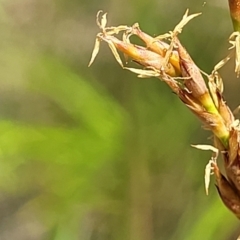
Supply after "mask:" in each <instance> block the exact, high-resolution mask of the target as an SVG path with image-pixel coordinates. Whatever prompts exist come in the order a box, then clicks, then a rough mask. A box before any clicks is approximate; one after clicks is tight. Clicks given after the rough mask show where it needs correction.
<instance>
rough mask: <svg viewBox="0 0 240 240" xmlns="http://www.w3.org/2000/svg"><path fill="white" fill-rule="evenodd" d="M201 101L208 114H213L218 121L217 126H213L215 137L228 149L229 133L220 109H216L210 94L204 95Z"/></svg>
mask: <svg viewBox="0 0 240 240" xmlns="http://www.w3.org/2000/svg"><path fill="white" fill-rule="evenodd" d="M199 101H200V102H201V103H202V105H203V107H204V108H205V109H206V111H207V112H209V113H212V114H213V118H214V120H215V121H216V126H213V128H212V131H213V133H214V135H215V136H216V137H217V138H218V139H219V140H220V141H221V142H222V144H223V146H224V147H225V148H226V149H228V146H229V144H228V141H229V131H228V129H227V127H226V126H225V124H224V120H223V118H222V116H221V115H220V114H219V112H218V109H217V108H216V106H215V104H214V102H213V100H212V98H211V96H210V94H209V92H207V93H205V94H204V95H202V96H201V97H200V98H199Z"/></svg>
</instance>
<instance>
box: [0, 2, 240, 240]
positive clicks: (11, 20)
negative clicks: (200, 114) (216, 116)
mask: <svg viewBox="0 0 240 240" xmlns="http://www.w3.org/2000/svg"><path fill="white" fill-rule="evenodd" d="M1 3H2V4H1V5H0V13H1V14H0V26H1V32H0V36H1V41H0V61H1V64H0V71H1V78H0V84H1V88H0V100H1V101H0V116H1V119H0V133H1V134H0V156H1V161H0V166H1V167H0V239H3V240H5V239H18V240H28V239H29V240H40V239H41V240H42V239H44V240H45V239H49V240H50V239H51V240H53V239H54V240H70V239H71V240H75V239H84V240H105V239H108V240H123V239H124V240H125V239H126V240H128V239H129V240H154V239H158V240H159V239H164V240H165V239H170V240H171V239H174V240H176V239H179V240H180V239H184V240H186V239H187V240H188V239H189V240H192V239H195V240H196V239H197V240H198V239H199V240H200V239H205V240H207V239H209V240H210V239H211V240H212V239H219V240H221V239H224V240H225V239H233V238H234V237H236V236H237V234H238V233H237V231H236V227H237V224H238V222H237V220H236V219H235V217H234V216H233V215H231V213H230V212H228V210H226V209H225V207H224V206H223V204H222V203H221V201H220V199H219V198H218V195H217V193H216V190H215V189H214V186H211V189H210V196H208V197H206V196H205V193H204V183H203V174H204V167H205V165H206V163H207V162H208V160H209V157H210V153H205V152H201V151H197V150H195V149H192V148H191V147H190V144H198V143H209V142H210V141H209V140H208V139H207V138H208V136H209V134H208V132H204V131H203V130H202V129H201V127H200V124H199V122H198V121H197V119H195V117H194V116H192V115H191V113H190V112H189V111H188V110H187V109H185V108H184V106H182V104H181V103H180V101H178V99H177V97H176V96H175V95H174V94H172V93H171V92H170V91H169V89H168V88H167V87H166V86H165V85H164V84H163V83H161V82H160V81H158V80H156V79H137V78H136V76H135V75H134V74H131V73H129V72H127V71H123V70H122V69H121V68H120V67H119V66H118V65H117V63H116V62H115V60H114V59H113V57H112V55H111V53H110V51H109V49H108V48H107V47H104V46H101V49H100V54H99V56H98V57H97V59H96V61H95V63H94V64H93V66H92V67H91V68H87V64H88V61H89V59H90V56H91V51H92V47H93V44H94V39H95V34H96V33H97V32H98V29H97V26H96V24H95V16H96V13H97V11H98V10H100V9H102V10H104V11H107V12H108V13H109V17H108V19H109V24H110V25H119V24H128V25H131V24H133V23H134V22H139V24H140V26H141V28H142V29H143V30H144V31H146V32H149V33H150V34H152V35H159V34H161V33H164V32H166V31H169V30H171V29H172V28H173V27H174V25H175V24H176V23H178V22H179V20H180V19H181V17H182V15H183V13H184V12H185V10H186V8H190V12H200V11H201V12H203V15H202V16H201V17H199V18H197V19H194V20H193V21H192V22H190V23H189V24H188V25H187V26H186V27H185V29H184V31H183V34H182V35H181V37H180V39H181V40H182V43H183V45H184V46H185V47H186V48H187V49H188V50H189V52H190V53H191V54H192V56H193V59H194V60H195V61H196V63H197V64H198V65H199V66H200V67H201V68H202V69H204V70H205V71H211V69H212V68H213V66H214V65H215V64H216V63H217V62H218V60H220V59H221V58H222V57H224V56H225V55H226V52H227V50H226V49H227V46H228V45H227V38H228V36H229V34H230V33H231V31H232V29H231V27H232V26H231V20H230V18H229V15H228V10H227V2H226V1H224V0H222V1H209V2H206V4H204V3H203V2H196V1H190V0H189V1H188V0H185V1H172V2H171V4H169V1H165V0H162V1H156V0H151V1H140V2H139V1H137V0H132V1H120V0H115V1H109V0H108V1H107V0H105V1H86V0H74V1H67V0H58V1H57V0H55V1H54V0H52V1H49V0H43V1H40V0H31V1H30V0H5V1H4V0H2V1H1ZM233 70H234V67H233V65H231V64H229V65H228V66H227V67H226V68H225V69H224V70H223V72H222V75H223V77H224V81H225V82H226V90H225V91H226V99H227V100H229V102H230V106H233V107H235V106H237V105H238V104H239V98H238V96H239V93H238V89H239V80H235V79H234V75H233V72H234V71H233ZM224 71H225V72H224ZM234 96H235V98H234Z"/></svg>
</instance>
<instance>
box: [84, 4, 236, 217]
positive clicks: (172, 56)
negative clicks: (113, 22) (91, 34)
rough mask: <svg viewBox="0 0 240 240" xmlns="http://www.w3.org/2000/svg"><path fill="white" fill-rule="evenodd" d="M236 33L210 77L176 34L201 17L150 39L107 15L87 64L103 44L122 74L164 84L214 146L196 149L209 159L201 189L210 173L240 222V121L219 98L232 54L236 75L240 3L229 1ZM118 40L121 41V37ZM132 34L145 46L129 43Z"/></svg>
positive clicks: (99, 17) (100, 17)
mask: <svg viewBox="0 0 240 240" xmlns="http://www.w3.org/2000/svg"><path fill="white" fill-rule="evenodd" d="M229 6H230V12H231V17H232V21H233V26H234V30H235V32H234V33H233V34H232V35H231V36H230V38H229V42H230V44H231V47H230V53H229V55H228V56H227V57H226V58H224V59H223V60H221V61H220V62H219V63H218V64H217V65H216V66H215V67H214V69H213V71H212V72H211V74H207V73H204V72H203V71H202V70H200V69H199V67H198V66H196V64H195V63H194V61H193V60H192V59H191V57H190V55H189V54H188V52H187V50H186V49H185V48H184V47H183V46H182V44H181V42H180V40H179V38H178V35H179V34H180V33H181V32H182V30H183V27H184V26H185V25H186V24H187V23H188V22H189V21H190V20H192V19H193V18H195V17H197V16H198V15H200V13H197V14H192V15H189V14H188V10H187V11H186V13H185V14H184V16H183V18H182V20H181V21H180V22H179V24H177V25H176V27H175V28H174V29H173V31H170V32H168V33H166V34H163V35H160V36H157V37H152V36H150V35H148V34H147V33H145V32H144V31H142V30H141V29H140V27H139V25H138V24H137V23H136V24H134V25H133V26H124V25H121V26H117V27H107V14H106V13H105V14H103V13H102V12H101V11H100V12H99V13H98V14H97V25H98V26H99V28H100V33H98V34H97V37H96V41H95V46H94V50H93V53H92V57H91V60H90V63H89V65H91V64H92V63H93V61H94V59H95V58H96V56H97V54H98V51H99V48H100V43H101V42H102V41H103V42H106V43H107V44H108V45H109V47H110V49H111V51H112V53H113V55H114V57H115V59H116V61H117V62H118V63H119V64H120V66H121V67H122V68H123V69H126V70H129V71H131V72H134V73H136V74H137V75H138V77H142V78H143V77H144V78H145V77H156V78H158V79H160V80H161V81H163V82H165V83H166V84H167V85H168V86H169V87H170V89H171V90H172V91H173V92H174V93H175V94H176V95H177V96H178V98H179V99H180V100H181V102H182V103H183V104H184V105H185V106H186V107H187V108H188V109H189V110H190V111H191V112H192V113H193V114H194V115H196V116H197V117H198V118H199V119H200V120H201V122H202V124H203V126H204V128H205V129H207V130H209V131H211V132H212V134H213V138H212V139H213V143H212V145H211V146H209V145H195V146H194V147H196V148H199V149H202V150H211V151H212V152H213V154H212V158H211V159H210V161H209V163H208V164H207V166H206V169H205V188H206V192H207V193H208V187H209V182H210V175H211V174H214V175H215V179H216V187H217V190H218V193H219V196H220V198H221V199H222V201H223V203H224V204H225V206H226V207H227V208H228V209H229V210H231V211H232V212H233V213H234V214H235V216H236V217H238V218H239V219H240V122H239V120H238V119H235V116H234V114H233V112H232V111H231V110H230V108H229V107H228V105H227V104H226V102H225V101H224V99H223V81H222V78H221V76H220V74H219V72H218V70H219V69H220V68H221V67H223V66H224V65H225V63H226V62H227V61H228V60H229V59H230V58H231V57H232V56H234V55H235V62H236V68H235V70H236V74H237V75H239V73H240V60H239V59H240V40H239V39H240V37H239V36H240V34H239V32H240V0H239V1H238V0H237V1H234V0H229ZM119 35H121V36H122V37H121V39H120V38H119ZM132 35H135V36H137V37H138V38H139V39H141V40H142V42H143V46H140V45H136V44H134V43H132V42H131V36H132ZM119 53H122V55H123V56H124V57H127V58H130V59H132V61H133V62H135V63H137V64H138V65H139V66H140V67H139V68H132V67H127V65H126V64H124V63H123V61H122V59H123V58H122V57H121V56H120V54H119ZM219 155H221V156H222V159H223V162H224V167H225V173H226V176H225V175H224V174H223V173H222V172H221V171H220V170H219V168H218V165H217V158H218V156H219Z"/></svg>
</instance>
